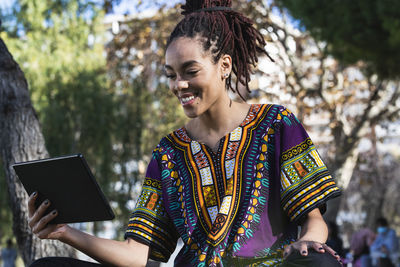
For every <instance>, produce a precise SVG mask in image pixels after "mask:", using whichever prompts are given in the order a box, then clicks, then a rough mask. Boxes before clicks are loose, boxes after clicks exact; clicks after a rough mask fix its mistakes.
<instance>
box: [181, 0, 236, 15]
mask: <svg viewBox="0 0 400 267" xmlns="http://www.w3.org/2000/svg"><path fill="white" fill-rule="evenodd" d="M231 6H232V0H186V4H184V5H182V7H181V8H182V15H187V14H190V13H193V12H194V11H196V10H199V9H202V8H210V7H231Z"/></svg>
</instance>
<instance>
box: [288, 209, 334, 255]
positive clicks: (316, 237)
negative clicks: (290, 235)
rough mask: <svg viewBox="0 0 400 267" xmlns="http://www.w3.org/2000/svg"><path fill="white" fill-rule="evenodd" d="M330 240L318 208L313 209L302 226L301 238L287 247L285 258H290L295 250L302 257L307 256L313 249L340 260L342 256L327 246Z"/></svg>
mask: <svg viewBox="0 0 400 267" xmlns="http://www.w3.org/2000/svg"><path fill="white" fill-rule="evenodd" d="M327 238H328V227H327V225H326V223H325V221H324V218H323V217H322V215H321V212H320V211H319V209H318V208H316V209H313V210H312V211H310V212H309V213H308V214H307V217H306V219H305V220H304V222H303V223H302V224H301V232H300V238H299V240H297V241H296V242H294V243H292V244H290V245H289V246H287V247H286V248H285V250H284V254H283V255H284V257H287V256H289V254H290V253H292V252H293V251H295V250H298V251H299V252H300V254H301V255H303V256H307V255H308V249H309V248H312V249H314V250H316V251H318V252H320V253H325V252H329V253H330V254H332V255H333V256H334V257H335V258H337V259H338V260H339V259H340V256H339V255H338V254H337V253H336V252H335V251H334V250H333V249H331V248H330V247H329V246H327V245H326V244H325V242H326V240H327Z"/></svg>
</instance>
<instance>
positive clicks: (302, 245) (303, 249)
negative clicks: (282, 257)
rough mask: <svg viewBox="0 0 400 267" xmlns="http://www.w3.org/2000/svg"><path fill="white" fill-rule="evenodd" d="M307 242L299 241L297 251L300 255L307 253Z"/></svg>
mask: <svg viewBox="0 0 400 267" xmlns="http://www.w3.org/2000/svg"><path fill="white" fill-rule="evenodd" d="M308 243H309V242H307V241H302V242H300V246H299V251H300V254H301V255H302V256H307V255H308Z"/></svg>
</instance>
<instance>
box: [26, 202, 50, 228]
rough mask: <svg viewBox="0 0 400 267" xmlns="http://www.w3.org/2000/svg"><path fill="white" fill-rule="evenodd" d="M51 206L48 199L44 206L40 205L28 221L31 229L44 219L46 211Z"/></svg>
mask: <svg viewBox="0 0 400 267" xmlns="http://www.w3.org/2000/svg"><path fill="white" fill-rule="evenodd" d="M49 206H50V201H49V200H48V199H46V200H45V201H43V203H42V204H40V206H39V208H38V209H37V210H36V211H35V212H34V213H33V215H32V216H30V218H29V220H28V225H29V227H31V228H33V227H34V226H35V225H36V224H37V223H38V221H39V220H41V218H42V217H43V214H44V213H45V211H46V209H47V208H48V207H49Z"/></svg>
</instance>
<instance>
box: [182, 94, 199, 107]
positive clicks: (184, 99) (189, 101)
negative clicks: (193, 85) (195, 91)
mask: <svg viewBox="0 0 400 267" xmlns="http://www.w3.org/2000/svg"><path fill="white" fill-rule="evenodd" d="M195 99H196V95H188V96H183V97H180V98H179V100H180V102H181V104H182V106H187V105H190V104H193V103H194V101H195Z"/></svg>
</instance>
